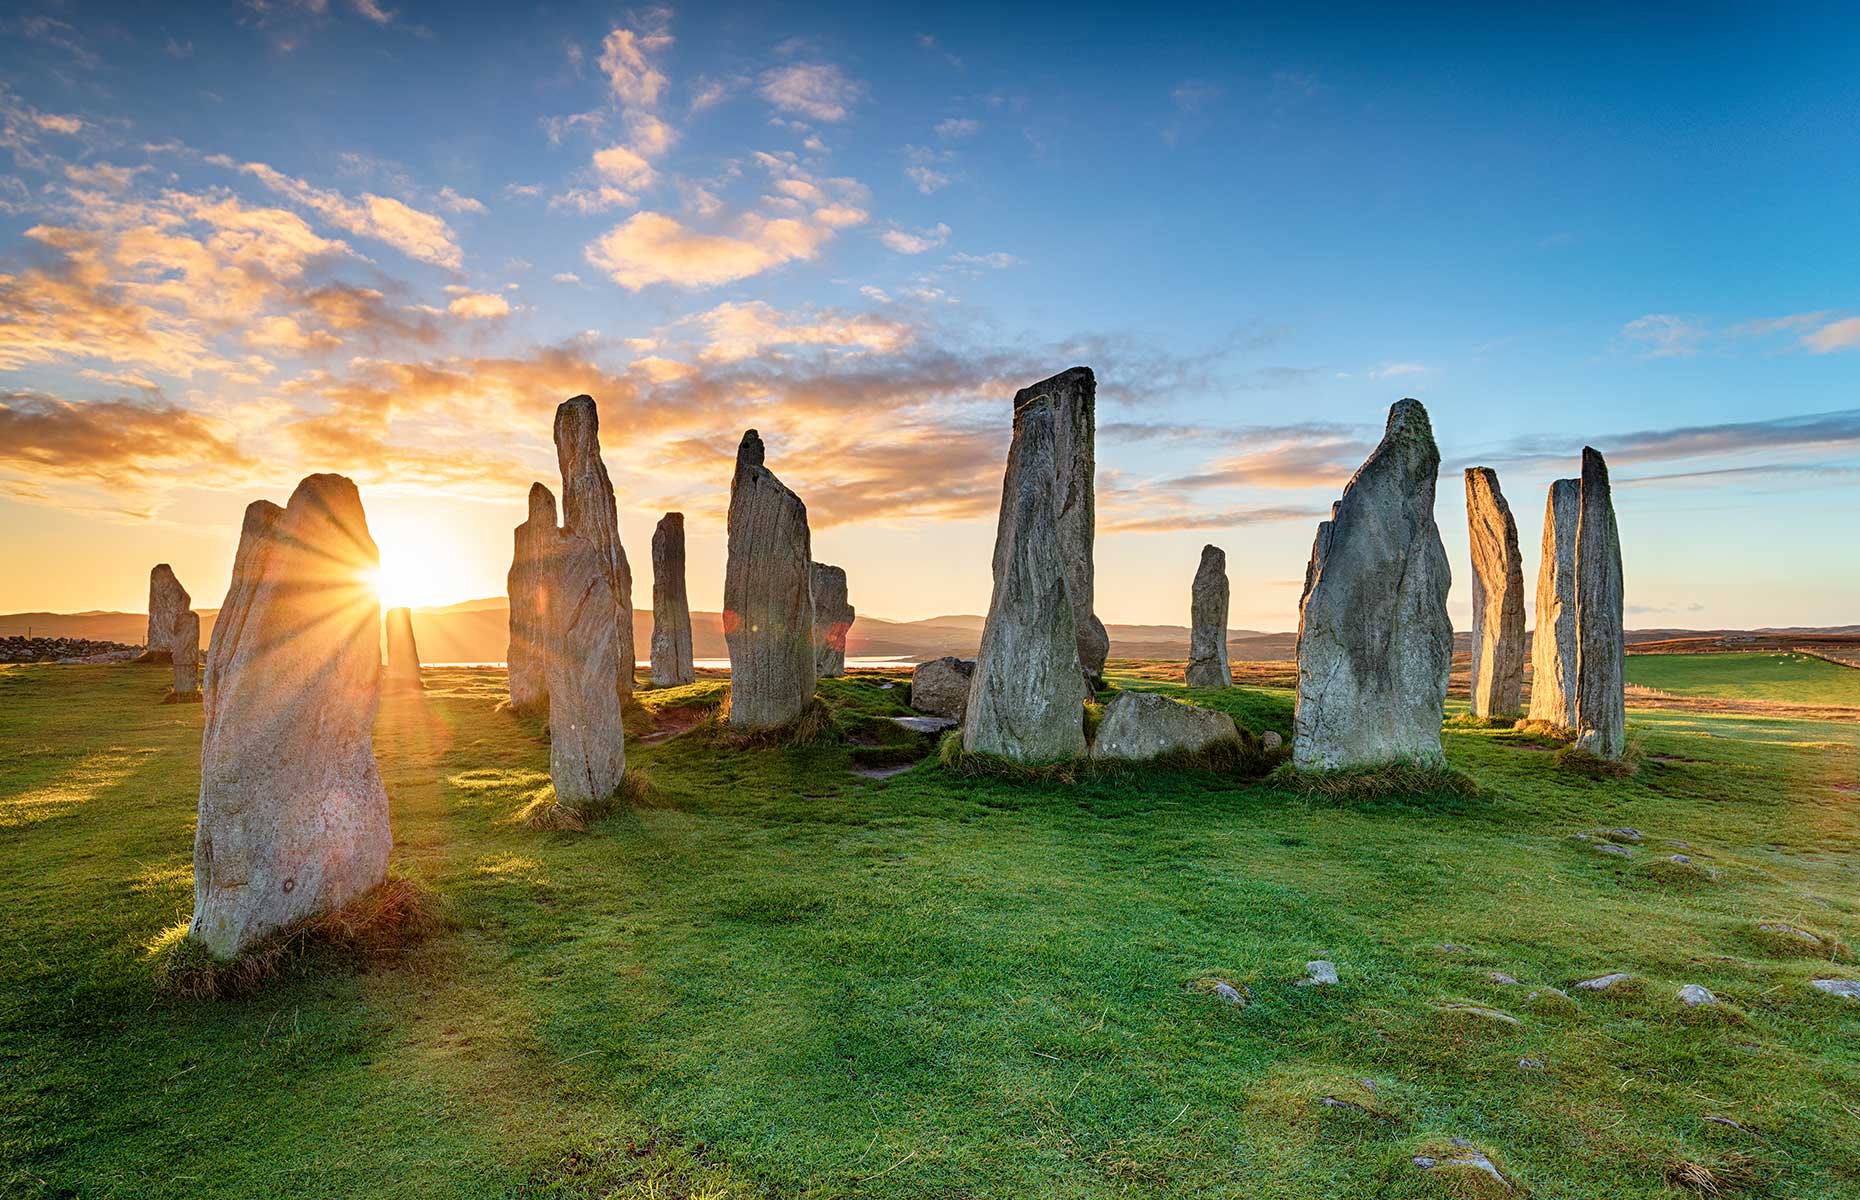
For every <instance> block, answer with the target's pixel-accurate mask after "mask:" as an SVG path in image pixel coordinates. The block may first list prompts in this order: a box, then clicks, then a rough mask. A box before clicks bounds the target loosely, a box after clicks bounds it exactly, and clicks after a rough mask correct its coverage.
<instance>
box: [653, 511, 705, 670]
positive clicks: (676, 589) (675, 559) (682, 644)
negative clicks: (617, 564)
mask: <svg viewBox="0 0 1860 1200" xmlns="http://www.w3.org/2000/svg"><path fill="white" fill-rule="evenodd" d="M696 680H697V668H696V666H695V665H693V662H692V658H691V601H690V598H689V596H688V595H687V593H686V592H685V514H683V513H679V512H668V513H666V514H665V515H664V516H662V517H660V518H659V524H658V525H657V527H655V528H654V529H653V531H652V682H653V683H654V684H655V685H656V686H658V687H683V686H684V685H685V684H688V683H693V682H695V681H696Z"/></svg>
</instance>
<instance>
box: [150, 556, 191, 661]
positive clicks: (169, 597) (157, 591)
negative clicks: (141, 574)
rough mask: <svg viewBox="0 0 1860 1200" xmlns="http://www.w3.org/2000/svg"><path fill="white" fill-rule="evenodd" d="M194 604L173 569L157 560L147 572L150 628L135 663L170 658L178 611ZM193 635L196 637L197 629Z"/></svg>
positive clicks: (185, 609) (177, 621) (177, 622)
mask: <svg viewBox="0 0 1860 1200" xmlns="http://www.w3.org/2000/svg"><path fill="white" fill-rule="evenodd" d="M193 603H194V602H193V599H192V598H191V597H189V596H188V594H187V589H186V588H184V587H182V586H181V581H180V580H179V579H176V578H175V576H174V568H173V567H170V566H169V565H168V564H167V563H156V564H155V566H154V568H153V569H152V570H150V571H149V631H148V636H147V637H146V638H144V639H143V647H142V653H141V655H140V656H139V657H138V658H137V659H136V661H137V662H152V663H165V662H168V661H169V660H170V659H171V658H172V657H173V654H174V649H173V646H172V645H171V643H172V642H173V641H174V635H175V633H176V631H177V630H178V629H179V627H180V621H181V614H182V613H184V612H186V611H187V610H188V609H189V608H191V607H192V606H193ZM195 634H196V640H198V634H199V630H195Z"/></svg>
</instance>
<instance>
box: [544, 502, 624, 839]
mask: <svg viewBox="0 0 1860 1200" xmlns="http://www.w3.org/2000/svg"><path fill="white" fill-rule="evenodd" d="M598 532H599V531H598V530H596V531H595V532H594V533H593V534H590V533H589V532H588V531H585V530H581V529H575V528H568V529H564V530H562V531H561V532H560V533H558V534H557V535H556V538H555V542H554V544H553V545H552V546H551V547H550V552H549V555H548V557H547V559H546V570H547V571H548V577H549V592H550V602H549V617H550V621H549V643H548V653H547V655H546V656H545V657H546V661H547V666H546V668H545V675H546V677H547V679H548V684H549V779H550V781H551V782H552V783H553V784H554V785H555V802H556V804H557V805H558V806H560V807H562V808H565V809H569V810H570V811H573V812H577V813H586V814H591V813H593V812H595V811H597V810H599V809H600V808H601V807H603V806H604V805H606V804H607V803H608V802H610V801H611V800H613V798H614V796H615V795H616V794H617V793H618V792H619V790H620V784H621V781H622V780H623V779H624V778H625V777H626V731H625V729H624V728H623V726H622V704H621V692H620V689H619V688H618V687H616V686H615V684H614V676H615V675H616V674H619V673H620V671H621V667H622V662H623V661H624V662H625V664H626V666H628V667H630V666H631V665H632V663H631V660H630V659H626V660H623V659H622V657H621V655H622V651H621V648H620V647H621V643H620V630H621V628H622V626H621V623H620V621H619V619H618V616H617V614H618V612H619V607H620V606H619V603H618V601H617V600H616V599H615V597H614V591H613V573H612V570H611V569H610V568H611V566H612V557H611V555H610V554H609V552H608V548H607V546H606V545H604V544H603V542H602V541H601V540H600V539H599V537H598Z"/></svg>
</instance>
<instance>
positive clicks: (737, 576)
mask: <svg viewBox="0 0 1860 1200" xmlns="http://www.w3.org/2000/svg"><path fill="white" fill-rule="evenodd" d="M763 456H764V451H763V446H762V439H761V438H760V437H759V436H757V434H756V431H755V430H753V429H751V430H749V431H747V432H746V433H744V434H743V441H742V444H741V445H740V446H738V447H737V450H736V474H735V476H734V478H732V479H731V481H730V520H729V556H728V560H727V562H726V564H725V567H724V575H723V633H724V639H725V640H726V641H727V642H728V643H729V646H730V717H729V721H730V725H731V726H732V727H734V728H736V729H741V730H757V729H777V728H780V727H781V726H783V725H786V724H788V723H789V722H791V721H793V720H794V719H795V718H796V717H799V716H800V715H801V713H802V711H803V710H804V709H806V707H807V705H808V703H809V702H810V701H812V700H813V698H814V684H815V676H814V592H813V572H812V571H811V570H810V568H809V563H811V562H812V561H813V548H812V543H811V541H810V540H809V536H808V530H807V505H805V504H803V503H801V498H800V497H799V496H797V495H795V494H794V493H793V492H791V491H789V490H788V489H787V488H786V487H784V486H783V485H782V482H781V480H779V479H777V478H776V477H775V473H774V472H773V471H770V470H769V469H768V468H767V467H766V466H764V465H763Z"/></svg>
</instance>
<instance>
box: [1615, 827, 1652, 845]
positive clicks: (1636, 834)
mask: <svg viewBox="0 0 1860 1200" xmlns="http://www.w3.org/2000/svg"><path fill="white" fill-rule="evenodd" d="M1608 836H1610V837H1613V838H1619V839H1620V840H1622V841H1624V842H1643V841H1645V840H1646V838H1645V837H1643V836H1642V835H1641V832H1640V830H1638V829H1636V828H1634V827H1633V826H1632V825H1617V826H1615V827H1614V828H1613V829H1610V830H1609V831H1608Z"/></svg>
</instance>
